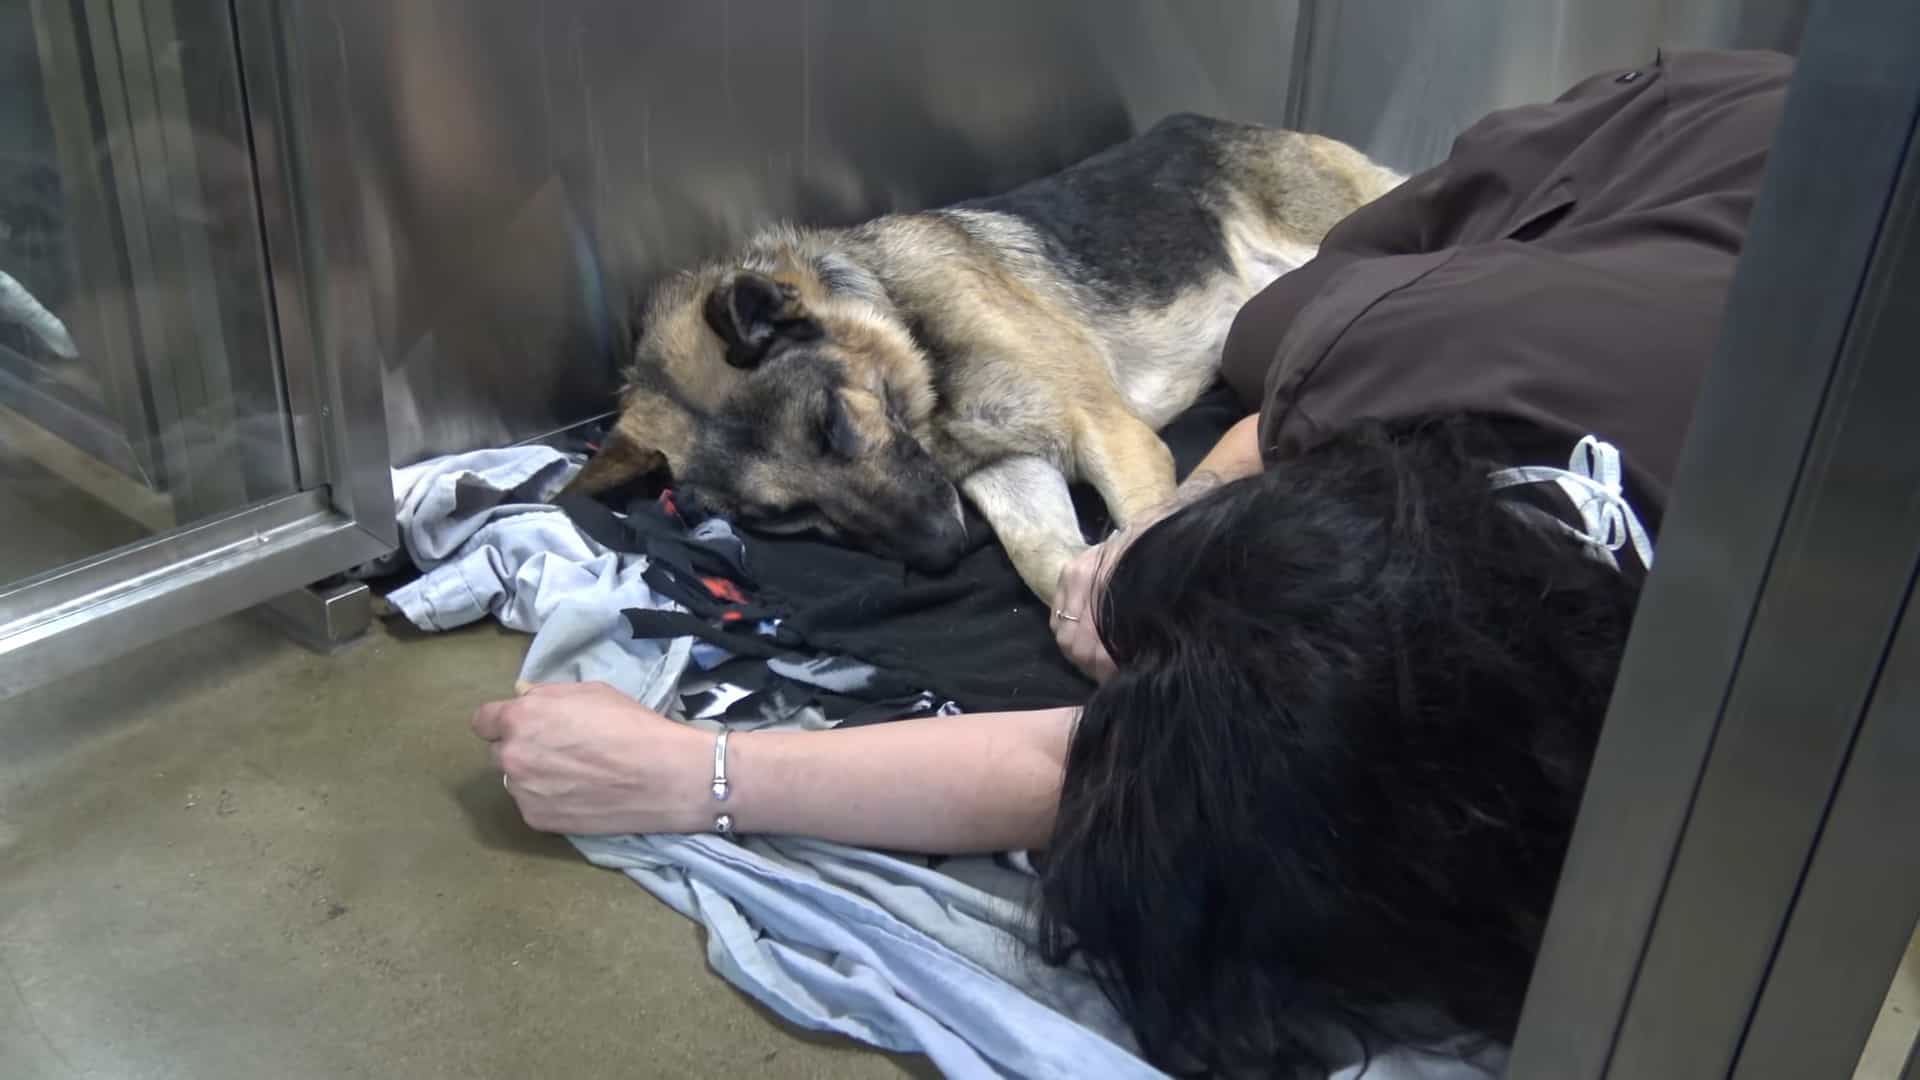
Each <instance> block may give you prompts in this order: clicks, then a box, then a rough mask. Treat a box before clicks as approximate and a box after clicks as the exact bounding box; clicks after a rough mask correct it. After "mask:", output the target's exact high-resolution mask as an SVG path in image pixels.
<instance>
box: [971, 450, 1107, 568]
mask: <svg viewBox="0 0 1920 1080" xmlns="http://www.w3.org/2000/svg"><path fill="white" fill-rule="evenodd" d="M960 490H962V491H964V492H966V493H967V498H969V499H971V500H973V505H975V506H977V507H979V508H980V513H981V514H982V515H983V516H985V517H986V519H987V523H988V524H990V525H992V526H993V532H994V535H995V536H997V537H998V538H999V540H1000V543H1001V545H1002V546H1003V547H1005V548H1006V549H1007V556H1008V557H1009V558H1011V559H1012V560H1013V567H1014V569H1015V570H1018V571H1019V572H1020V579H1021V580H1022V581H1025V582H1026V583H1027V588H1029V589H1032V590H1033V592H1034V595H1035V596H1038V597H1039V598H1040V599H1041V600H1043V601H1045V602H1046V603H1048V604H1052V603H1053V594H1054V590H1055V588H1056V587H1057V586H1058V585H1059V584H1060V572H1061V571H1062V570H1065V569H1066V568H1067V564H1068V563H1069V562H1072V561H1073V557H1074V556H1075V555H1078V554H1080V553H1081V552H1082V551H1085V550H1086V547H1087V542H1086V540H1085V539H1084V538H1082V537H1081V535H1080V519H1079V518H1078V517H1077V516H1076V515H1075V514H1074V512H1073V496H1071V495H1070V494H1068V492H1067V478H1066V477H1065V476H1063V475H1061V473H1060V470H1059V469H1057V468H1055V467H1054V466H1053V464H1052V463H1051V462H1049V461H1047V460H1046V459H1045V458H1040V457H1034V456H1031V455H1023V456H1020V457H1010V458H1002V459H1000V460H999V461H996V462H994V463H993V464H991V465H988V466H985V467H984V468H980V469H976V470H974V471H973V472H972V473H971V474H969V475H968V476H967V478H966V479H965V480H962V481H961V482H960Z"/></svg>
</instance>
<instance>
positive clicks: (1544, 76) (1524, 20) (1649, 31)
mask: <svg viewBox="0 0 1920 1080" xmlns="http://www.w3.org/2000/svg"><path fill="white" fill-rule="evenodd" d="M1303 7H1304V13H1303V18H1302V31H1301V36H1302V39H1303V41H1302V48H1301V53H1302V56H1303V57H1304V58H1305V60H1304V63H1303V65H1302V67H1303V71H1302V74H1301V77H1300V84H1301V93H1300V97H1299V100H1298V102H1297V103H1296V105H1297V109H1298V114H1297V120H1298V121H1299V123H1300V125H1301V126H1302V127H1305V128H1307V129H1309V130H1313V131H1320V132H1324V133H1325V134H1328V135H1332V136H1334V137H1335V138H1339V139H1344V140H1346V141H1348V142H1351V143H1353V144H1354V145H1356V146H1359V147H1360V148H1361V149H1363V150H1366V151H1367V152H1368V153H1370V154H1372V155H1374V156H1375V157H1376V158H1378V159H1379V160H1381V161H1383V162H1385V163H1387V164H1390V165H1393V166H1395V167H1396V168H1401V169H1407V170H1417V169H1422V168H1425V167H1427V166H1429V165H1432V164H1433V163H1434V162H1436V161H1438V160H1440V158H1442V157H1444V156H1445V154H1446V152H1447V147H1448V146H1449V145H1451V144H1452V142H1453V137H1454V135H1456V134H1457V133H1459V131H1460V130H1461V129H1463V128H1464V127H1466V126H1467V125H1469V124H1471V123H1473V122H1474V121H1475V120H1477V119H1479V118H1480V117H1481V116H1484V115H1485V114H1486V113H1488V112H1491V111H1492V110H1494V109H1500V108H1506V107H1509V106H1513V105H1519V104H1524V103H1526V102H1530V101H1541V100H1546V99H1550V98H1552V97H1554V96H1555V95H1557V94H1559V93H1560V92H1561V91H1562V90H1564V89H1566V88H1567V87H1568V86H1571V85H1572V84H1573V83H1574V82H1576V81H1578V80H1579V79H1581V78H1583V77H1585V76H1587V75H1590V74H1593V73H1594V72H1596V71H1602V70H1606V69H1608V68H1614V67H1632V66H1634V65H1636V64H1641V63H1645V62H1647V61H1648V60H1650V59H1652V57H1653V56H1654V53H1655V51H1656V50H1658V49H1662V48H1669V49H1671V48H1743V49H1745V48H1763V49H1778V50H1782V51H1788V52H1791V51H1793V49H1794V47H1795V46H1796V44H1797V43H1798V41H1799V38H1800V28H1801V24H1802V23H1803V22H1804V21H1805V18H1806V9H1807V0H1472V2H1448V3H1430V2H1420V0H1305V3H1304V5H1303Z"/></svg>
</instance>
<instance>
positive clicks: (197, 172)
mask: <svg viewBox="0 0 1920 1080" xmlns="http://www.w3.org/2000/svg"><path fill="white" fill-rule="evenodd" d="M260 224H261V223H260V219H259V212H258V208H257V202H256V199H255V195H254V179H253V169H252V159H251V155H250V153H249V150H248V143H247V129H246V125H245V113H244V98H243V95H242V88H241V85H240V79H239V75H238V63H237V56H236V52H235V48H234V41H233V31H232V26H231V21H230V13H229V11H228V7H227V4H226V3H225V2H224V0H102V2H88V3H81V2H77V0H0V523H3V524H0V591H4V590H5V589H6V588H7V587H9V586H10V585H12V584H15V583H18V582H20V581H21V580H23V579H26V578H30V577H33V576H36V575H39V574H42V573H44V572H47V571H51V570H54V569H56V568H58V567H60V566H62V565H64V564H67V563H70V562H74V561H77V560H81V559H85V558H88V557H90V556H94V555H98V554H101V553H103V552H105V551H108V550H110V549H112V548H115V547H118V546H120V545H123V544H127V543H129V542H133V541H136V540H138V539H140V538H142V537H145V536H148V535H151V534H154V533H157V532H162V531H166V530H168V529H172V528H175V527H178V526H182V525H186V524H190V523H192V522H195V521H199V520H203V519H205V518H207V517H208V516H211V515H216V514H221V513H225V512H228V511H232V510H236V509H239V508H241V507H244V506H248V505H251V504H254V503H257V502H260V501H262V500H265V499H269V498H272V497H274V496H278V495H283V494H287V493H289V492H291V491H293V490H294V488H295V480H294V476H295V473H294V461H293V451H292V442H291V438H290V429H289V425H288V421H287V416H286V407H285V395H284V391H283V388H282V386H281V383H280V373H279V370H278V365H277V362H276V360H275V353H274V349H273V340H272V331H271V323H270V318H269V314H270V313H269V306H268V296H267V290H266V285H265V282H266V277H265V274H264V272H263V269H262V267H263V258H262V251H261V244H260Z"/></svg>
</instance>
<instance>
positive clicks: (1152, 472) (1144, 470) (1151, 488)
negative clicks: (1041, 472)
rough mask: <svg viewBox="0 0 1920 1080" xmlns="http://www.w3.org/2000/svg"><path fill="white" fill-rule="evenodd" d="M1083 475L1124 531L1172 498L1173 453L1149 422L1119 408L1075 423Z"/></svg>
mask: <svg viewBox="0 0 1920 1080" xmlns="http://www.w3.org/2000/svg"><path fill="white" fill-rule="evenodd" d="M1073 436H1074V439H1073V442H1074V457H1075V459H1076V460H1077V462H1078V464H1079V470H1080V475H1081V476H1082V477H1083V478H1085V479H1086V480H1087V481H1088V482H1089V483H1091V484H1092V485H1093V486H1094V489H1095V490H1097V491H1099V492H1100V498H1101V499H1102V500H1103V501H1104V502H1105V503H1106V504H1107V512H1108V513H1110V514H1112V515H1113V522H1114V524H1115V525H1116V526H1118V527H1119V528H1122V529H1124V528H1126V527H1127V526H1129V525H1131V524H1133V523H1134V522H1136V521H1139V520H1140V519H1141V518H1143V517H1145V516H1146V515H1147V514H1148V513H1150V512H1151V511H1153V510H1154V509H1156V508H1158V507H1159V506H1161V505H1162V504H1163V503H1165V502H1166V501H1167V500H1168V499H1171V498H1173V489H1174V481H1173V453H1172V452H1171V451H1169V450H1168V449H1167V444H1166V443H1164V442H1162V441H1161V440H1160V436H1159V434H1158V433H1156V432H1155V431H1154V430H1153V429H1152V428H1150V427H1148V426H1147V425H1146V423H1145V422H1144V421H1142V420H1141V419H1140V418H1139V417H1137V416H1135V415H1133V414H1132V413H1130V412H1128V411H1126V410H1125V409H1123V408H1120V407H1118V406H1115V407H1113V408H1110V409H1103V410H1101V411H1099V412H1097V413H1094V412H1082V413H1080V414H1079V415H1078V416H1077V417H1076V419H1075V421H1074V433H1073Z"/></svg>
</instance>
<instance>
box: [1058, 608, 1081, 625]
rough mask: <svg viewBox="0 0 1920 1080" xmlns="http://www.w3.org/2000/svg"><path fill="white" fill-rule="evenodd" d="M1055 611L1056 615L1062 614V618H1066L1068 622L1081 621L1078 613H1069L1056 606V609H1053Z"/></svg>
mask: <svg viewBox="0 0 1920 1080" xmlns="http://www.w3.org/2000/svg"><path fill="white" fill-rule="evenodd" d="M1053 613H1054V614H1055V615H1058V616H1060V617H1061V618H1062V619H1065V620H1066V621H1068V622H1079V621H1080V616H1078V615H1069V614H1067V613H1066V612H1064V611H1061V610H1060V609H1059V608H1054V609H1053Z"/></svg>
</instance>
